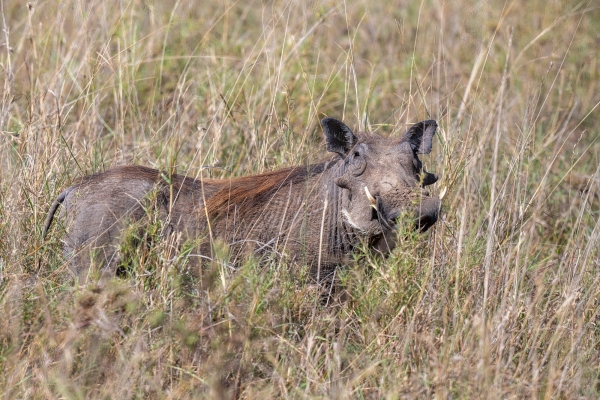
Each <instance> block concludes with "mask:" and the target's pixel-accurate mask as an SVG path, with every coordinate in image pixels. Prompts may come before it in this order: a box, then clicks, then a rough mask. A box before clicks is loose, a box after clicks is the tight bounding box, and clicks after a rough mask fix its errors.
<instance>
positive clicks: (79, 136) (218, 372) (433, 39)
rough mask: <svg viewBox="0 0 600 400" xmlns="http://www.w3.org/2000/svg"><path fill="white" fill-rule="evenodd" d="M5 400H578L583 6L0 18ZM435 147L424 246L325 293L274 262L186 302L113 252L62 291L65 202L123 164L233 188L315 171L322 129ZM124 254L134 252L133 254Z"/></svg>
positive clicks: (409, 6) (125, 10) (595, 355)
mask: <svg viewBox="0 0 600 400" xmlns="http://www.w3.org/2000/svg"><path fill="white" fill-rule="evenodd" d="M0 6H1V9H0V12H1V16H2V19H1V21H0V24H1V25H2V29H3V30H2V32H1V36H2V39H0V43H1V44H2V45H1V47H0V63H1V67H2V69H1V71H0V73H1V77H2V93H1V95H0V129H1V133H0V165H1V168H0V170H1V173H0V307H1V314H0V315H2V318H1V322H0V370H1V371H2V373H0V394H2V395H3V397H4V398H29V397H35V398H56V397H65V398H96V397H102V398H134V397H152V398H155V397H157V398H158V397H165V398H186V397H194V398H195V397H213V398H218V397H245V398H261V397H262V398H279V397H289V398H303V397H317V398H318V397H332V398H347V397H356V398H382V397H384V398H400V397H409V398H415V397H421V398H423V397H424V398H428V397H429V398H430V397H435V398H532V397H533V398H552V397H563V398H575V397H587V398H597V397H598V396H600V377H599V375H600V369H599V368H600V367H599V366H600V344H599V343H600V342H599V340H600V331H599V328H598V324H599V323H600V316H599V311H598V310H599V306H600V304H599V300H598V299H599V298H600V282H599V280H600V254H599V248H600V239H599V236H600V222H599V221H600V218H599V213H600V211H599V205H600V172H599V165H600V144H599V141H598V135H599V134H600V129H599V128H598V126H597V124H595V121H596V120H597V119H598V116H599V112H600V110H599V108H600V107H599V102H600V51H599V50H600V48H599V46H600V9H599V7H598V5H597V3H596V2H594V1H584V2H581V3H578V2H570V1H558V0H551V1H541V0H532V1H527V2H520V1H506V2H503V1H498V2H496V1H493V2H492V1H474V0H456V1H452V2H443V1H437V0H423V1H420V2H414V1H399V2H396V3H395V4H392V3H390V2H381V1H373V0H358V1H355V2H345V3H344V2H332V1H311V2H304V1H273V2H257V1H247V2H234V1H229V0H222V1H214V0H205V1H202V2H200V1H199V2H191V1H179V0H164V1H160V2H151V1H146V0H144V1H139V0H132V1H115V0H102V1H100V0H89V1H82V0H65V1H61V2H55V1H38V2H30V3H24V2H19V1H11V0H0ZM324 115H330V116H334V117H337V118H343V119H344V121H346V122H347V123H348V124H349V125H351V126H355V127H356V128H358V129H368V130H371V131H376V132H377V133H379V134H382V135H390V136H398V135H400V134H401V133H402V132H404V129H405V128H406V126H407V124H409V123H411V122H416V121H418V120H422V119H426V118H434V119H437V120H438V122H439V124H440V130H439V134H438V136H437V141H436V143H435V144H434V151H433V153H432V155H431V156H429V157H426V159H425V164H426V168H427V169H428V170H429V171H434V172H437V173H440V174H441V176H442V179H441V180H440V181H439V183H438V184H436V187H435V188H434V189H433V191H434V192H437V191H440V190H441V189H442V188H443V187H447V188H448V193H447V195H446V197H445V199H444V205H443V213H442V218H441V220H440V221H439V222H438V223H437V225H436V226H435V227H434V228H433V229H432V230H431V231H430V232H428V233H427V234H416V233H414V232H413V233H410V232H402V233H401V234H400V235H399V246H398V248H397V249H396V250H395V251H394V253H393V254H392V255H391V256H390V257H389V258H387V259H385V260H381V259H377V258H376V257H373V256H372V255H371V254H369V253H368V252H366V253H361V254H357V256H356V259H355V262H353V263H352V264H351V265H347V266H344V267H343V268H340V269H339V270H338V271H336V274H337V278H338V280H339V284H338V286H337V287H336V292H337V293H333V294H332V297H331V298H332V299H334V300H333V301H330V302H329V303H328V304H323V301H322V299H323V295H322V294H321V293H320V290H319V287H318V286H315V285H314V284H313V283H312V282H311V280H310V279H309V275H308V271H307V268H305V267H303V266H301V265H282V264H281V262H280V261H279V260H277V259H276V258H273V259H266V260H253V259H248V260H247V261H245V262H244V263H242V264H241V265H239V267H238V268H237V270H235V271H234V270H232V269H231V268H229V267H228V266H227V262H226V261H227V253H226V249H223V250H222V251H221V252H220V253H219V254H218V260H217V261H216V262H215V263H214V265H213V266H212V267H210V268H209V270H208V271H206V272H205V273H204V274H203V275H202V279H201V281H198V282H197V281H193V280H192V281H190V280H189V279H188V278H186V276H187V275H186V273H185V268H186V262H185V261H186V249H185V247H184V248H180V249H176V250H174V248H176V247H174V246H173V245H172V243H169V242H168V241H167V240H161V239H160V238H158V237H157V236H156V235H155V234H154V233H153V232H155V231H156V229H153V228H156V226H155V225H156V224H157V223H158V222H156V221H155V220H150V222H149V225H148V229H149V230H148V231H147V233H146V236H147V237H146V238H145V239H147V241H148V242H149V243H150V246H147V247H144V248H141V247H139V246H134V245H132V246H129V247H127V243H129V242H126V243H125V245H124V246H125V247H126V248H124V249H123V251H125V252H127V254H128V255H129V257H128V258H129V259H130V260H131V265H130V266H129V267H130V268H129V270H128V274H126V276H125V277H123V278H119V279H115V280H114V281H112V282H110V283H107V284H103V285H91V284H90V285H87V286H77V285H75V283H74V280H73V278H72V276H71V274H70V272H69V271H68V268H67V267H66V264H65V260H64V259H63V257H62V253H61V244H60V237H61V236H60V234H61V229H60V227H59V226H54V227H53V230H52V232H51V234H50V236H49V237H48V238H46V240H42V239H41V237H40V232H41V224H42V223H43V220H44V218H45V214H46V212H47V210H48V208H49V205H50V203H51V202H52V201H53V199H54V198H55V197H56V196H57V194H58V193H59V192H60V191H61V190H62V189H63V188H64V187H66V186H68V185H69V184H70V183H71V182H72V181H74V180H75V179H77V178H78V177H80V176H82V175H85V174H89V173H93V172H97V171H102V170H104V169H106V168H109V167H111V166H115V165H121V164H128V163H139V164H144V165H150V166H156V167H159V168H162V169H167V170H170V171H173V172H175V171H177V172H178V173H184V174H188V175H190V176H193V177H197V176H199V175H200V174H205V176H212V177H229V176H240V175H245V174H251V173H258V172H263V171H267V170H271V169H274V168H277V167H280V166H289V165H297V164H300V163H303V162H306V161H307V160H309V161H316V160H318V159H320V158H323V157H325V151H324V141H323V139H322V132H321V129H320V128H319V124H318V121H319V120H320V118H322V117H323V116H324ZM136 232H138V231H137V230H136V229H132V230H131V232H129V235H131V238H132V240H131V241H130V242H131V243H135V242H136V241H139V239H140V238H136V237H135V235H136V234H137V233H136Z"/></svg>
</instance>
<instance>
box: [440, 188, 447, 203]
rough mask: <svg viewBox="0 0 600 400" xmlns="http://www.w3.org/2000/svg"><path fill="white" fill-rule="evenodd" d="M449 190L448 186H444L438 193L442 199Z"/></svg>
mask: <svg viewBox="0 0 600 400" xmlns="http://www.w3.org/2000/svg"><path fill="white" fill-rule="evenodd" d="M447 190H448V188H447V187H446V186H444V188H443V189H442V191H441V192H440V194H439V195H438V197H439V199H440V201H441V200H443V199H444V196H445V195H446V191H447Z"/></svg>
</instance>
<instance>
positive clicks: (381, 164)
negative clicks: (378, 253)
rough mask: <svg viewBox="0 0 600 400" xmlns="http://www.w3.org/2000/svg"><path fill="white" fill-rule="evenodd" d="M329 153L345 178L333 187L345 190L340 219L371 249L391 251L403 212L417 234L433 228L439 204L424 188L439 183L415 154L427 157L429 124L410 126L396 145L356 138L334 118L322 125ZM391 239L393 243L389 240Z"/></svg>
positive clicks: (432, 124)
mask: <svg viewBox="0 0 600 400" xmlns="http://www.w3.org/2000/svg"><path fill="white" fill-rule="evenodd" d="M321 124H322V125H323V129H324V131H325V137H326V140H327V150H329V151H331V152H334V153H337V154H339V155H340V157H341V158H342V159H343V162H344V165H343V174H342V175H341V176H340V177H338V178H337V179H335V184H336V185H337V186H339V187H341V188H342V189H344V191H343V194H342V209H341V212H342V215H343V218H344V219H345V220H346V222H347V223H349V224H350V225H351V226H352V227H354V228H355V229H356V230H358V231H359V232H361V233H363V234H364V236H365V237H368V238H371V239H372V241H371V245H372V246H373V247H374V248H376V249H379V250H382V251H384V252H387V251H389V250H391V248H392V247H393V242H394V240H392V236H394V235H395V229H394V228H395V225H396V220H397V219H398V217H399V216H400V214H401V213H402V212H403V211H406V210H409V211H412V212H413V213H414V216H415V218H416V225H417V229H420V230H422V231H424V230H427V229H428V228H429V227H431V226H432V225H433V224H434V223H435V222H436V221H437V218H438V213H439V210H440V199H439V198H438V197H431V196H430V194H429V192H428V191H427V190H425V189H424V187H425V186H427V185H431V184H433V183H435V182H436V181H437V179H438V177H437V176H436V175H434V174H430V173H428V172H426V171H425V170H424V169H423V164H422V163H421V161H420V160H419V157H418V156H417V155H418V154H428V153H430V152H431V146H432V138H433V135H434V134H435V131H436V129H437V124H436V122H435V121H433V120H428V121H422V122H419V123H417V124H415V125H413V126H412V127H411V128H410V129H409V130H408V131H407V132H406V133H405V134H404V135H403V136H402V137H401V138H400V139H388V138H383V137H380V136H377V135H371V134H365V133H361V134H357V135H356V136H355V135H354V133H352V131H351V130H350V128H348V127H347V126H346V125H345V124H344V123H343V122H341V121H338V120H336V119H333V118H325V119H323V120H322V121H321ZM393 239H395V237H394V238H393Z"/></svg>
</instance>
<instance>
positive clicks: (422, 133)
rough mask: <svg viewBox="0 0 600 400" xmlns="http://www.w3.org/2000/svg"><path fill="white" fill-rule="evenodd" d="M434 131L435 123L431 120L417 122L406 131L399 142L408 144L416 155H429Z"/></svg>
mask: <svg viewBox="0 0 600 400" xmlns="http://www.w3.org/2000/svg"><path fill="white" fill-rule="evenodd" d="M436 129H437V122H435V121H434V120H432V119H429V120H427V121H421V122H417V123H416V124H414V125H413V126H411V127H410V129H409V130H408V131H406V133H405V134H404V137H403V138H402V141H401V142H405V141H406V142H408V143H410V147H412V149H413V151H414V152H416V153H417V154H429V153H430V152H431V146H432V143H431V142H432V140H433V135H435V131H436Z"/></svg>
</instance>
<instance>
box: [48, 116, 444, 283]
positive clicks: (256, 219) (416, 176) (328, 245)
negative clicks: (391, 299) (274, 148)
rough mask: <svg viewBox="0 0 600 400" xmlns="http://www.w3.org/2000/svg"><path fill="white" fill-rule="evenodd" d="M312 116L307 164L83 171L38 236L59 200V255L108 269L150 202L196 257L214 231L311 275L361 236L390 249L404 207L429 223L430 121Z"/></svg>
mask: <svg viewBox="0 0 600 400" xmlns="http://www.w3.org/2000/svg"><path fill="white" fill-rule="evenodd" d="M321 124H322V126H323V130H324V133H325V139H326V142H327V150H328V151H330V152H332V153H334V156H333V157H332V158H331V159H330V160H329V161H325V162H321V163H318V164H313V165H310V166H298V167H291V168H283V169H278V170H276V171H272V172H267V173H264V174H260V175H253V176H246V177H241V178H235V179H224V180H214V179H204V178H200V179H192V178H190V177H187V176H182V175H173V176H167V175H166V174H164V173H161V172H160V171H158V170H155V169H151V168H146V167H142V166H122V167H116V168H113V169H110V170H108V171H106V172H103V173H99V174H95V175H91V176H87V177H85V178H83V179H82V180H81V182H79V183H77V184H75V185H73V186H71V187H69V188H68V189H66V190H65V191H64V192H62V193H61V194H60V195H59V196H58V198H57V199H56V200H55V201H54V203H53V204H52V206H51V208H50V211H49V213H48V217H47V219H46V222H45V224H44V229H43V234H42V235H43V236H45V235H46V233H47V231H48V228H49V227H50V224H51V223H52V219H53V216H54V214H55V212H56V210H57V208H58V207H59V206H60V205H61V204H62V205H63V207H62V210H61V213H60V214H61V220H62V221H63V223H64V226H65V228H66V235H65V237H64V238H63V242H64V253H65V256H66V257H67V258H69V259H70V265H71V268H72V270H73V271H74V273H75V274H76V276H79V278H80V279H82V278H83V279H86V275H87V272H88V270H89V269H90V265H96V266H99V267H100V271H101V276H111V275H114V274H115V272H116V270H117V267H118V266H119V265H120V263H121V262H122V260H121V256H120V252H119V248H120V246H121V240H122V237H121V236H123V235H122V234H123V231H124V229H125V228H126V227H127V226H128V225H129V224H131V223H135V222H141V221H143V220H144V218H145V219H146V220H147V219H148V215H150V214H149V213H148V211H149V210H154V212H155V214H153V215H155V216H158V217H159V220H160V226H161V229H162V234H163V236H168V235H172V234H175V235H178V236H177V237H179V239H180V240H187V241H191V242H195V243H196V244H195V245H194V246H195V247H194V249H195V250H197V253H198V254H195V255H196V256H197V257H198V258H211V257H212V254H211V251H212V246H211V242H212V240H214V239H219V240H221V241H224V242H225V243H227V244H229V245H230V249H231V251H233V252H236V253H235V254H237V255H239V254H241V253H240V252H247V251H250V250H251V251H254V252H257V253H265V252H269V251H270V252H276V253H277V254H279V255H280V256H282V257H284V258H286V259H287V260H290V261H293V262H301V263H306V264H308V265H310V266H311V267H312V268H313V270H314V271H317V275H318V274H319V273H320V272H321V271H325V270H326V269H327V271H331V270H332V269H331V268H334V267H335V266H337V265H340V264H343V263H344V262H345V261H347V260H348V258H349V256H350V255H351V253H352V252H353V250H354V249H355V248H356V247H357V246H358V245H360V244H361V243H362V244H364V245H367V246H369V247H371V248H373V249H376V250H377V251H379V252H381V253H384V254H386V253H388V252H389V251H391V250H392V248H393V247H394V244H395V241H396V220H397V219H398V217H399V216H400V214H401V213H402V212H406V211H408V212H409V213H412V214H413V216H414V218H415V224H416V226H417V229H420V230H426V229H428V228H429V227H431V226H432V225H433V224H434V223H435V222H436V221H437V219H438V213H439V210H440V203H441V201H440V199H439V198H438V197H435V196H430V194H429V193H428V192H427V191H426V190H425V189H423V188H424V187H425V186H427V185H431V184H433V183H434V182H436V181H437V176H436V175H434V174H430V173H428V172H426V171H425V170H424V169H423V165H422V163H421V161H420V160H419V158H418V156H417V154H428V153H429V152H430V151H431V146H432V138H433V135H434V134H435V131H436V129H437V124H436V122H435V121H433V120H428V121H422V122H419V123H417V124H415V125H413V126H412V127H411V128H410V129H409V130H408V131H407V132H406V133H405V134H404V135H403V136H402V137H401V138H400V139H389V138H383V137H380V136H377V135H374V134H369V133H357V134H354V133H353V132H352V131H351V130H350V128H348V127H347V126H346V125H345V124H344V123H343V122H341V121H338V120H336V119H334V118H325V119H323V120H322V121H321ZM170 237H173V236H170ZM192 253H193V251H192ZM232 254H233V253H232ZM196 259H197V258H196Z"/></svg>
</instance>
